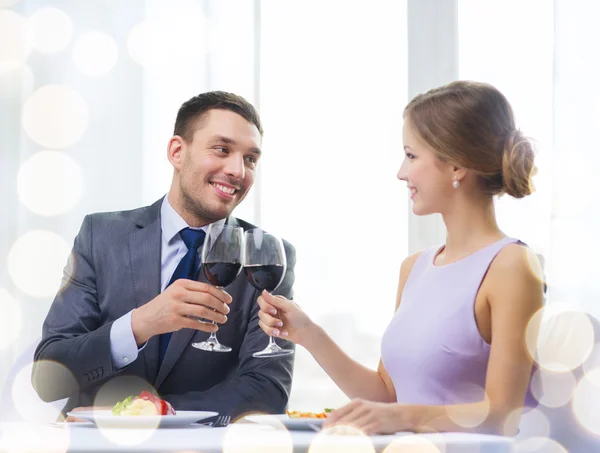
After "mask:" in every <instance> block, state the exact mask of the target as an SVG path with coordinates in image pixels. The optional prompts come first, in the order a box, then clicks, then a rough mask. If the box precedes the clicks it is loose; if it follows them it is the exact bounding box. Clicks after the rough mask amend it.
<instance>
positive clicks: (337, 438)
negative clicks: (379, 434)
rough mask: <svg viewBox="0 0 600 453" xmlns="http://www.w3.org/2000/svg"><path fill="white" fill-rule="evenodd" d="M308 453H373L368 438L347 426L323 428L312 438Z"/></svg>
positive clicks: (358, 430) (371, 443)
mask: <svg viewBox="0 0 600 453" xmlns="http://www.w3.org/2000/svg"><path fill="white" fill-rule="evenodd" d="M308 453H375V447H374V446H373V442H372V441H371V439H370V438H369V436H367V435H365V434H364V433H363V432H362V431H361V430H360V429H357V428H355V427H353V426H349V425H335V426H331V427H327V428H323V429H322V430H321V431H319V433H317V435H316V436H315V437H314V438H313V440H312V442H311V444H310V447H309V449H308Z"/></svg>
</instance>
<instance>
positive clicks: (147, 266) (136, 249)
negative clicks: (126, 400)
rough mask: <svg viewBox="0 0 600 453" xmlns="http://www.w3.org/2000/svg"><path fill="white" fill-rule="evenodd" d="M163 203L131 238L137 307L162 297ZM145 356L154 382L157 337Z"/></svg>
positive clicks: (139, 221) (155, 206) (147, 213)
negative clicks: (161, 220) (161, 208)
mask: <svg viewBox="0 0 600 453" xmlns="http://www.w3.org/2000/svg"><path fill="white" fill-rule="evenodd" d="M161 202H162V199H161V200H159V201H157V202H156V203H154V204H153V205H152V206H150V207H149V208H148V209H147V210H145V211H143V212H142V213H141V215H140V217H139V218H138V219H137V221H136V224H137V226H138V228H139V229H138V230H136V231H134V232H133V233H131V235H130V236H129V257H130V261H131V269H132V272H133V286H134V292H135V305H136V307H141V306H142V305H144V304H146V303H147V302H149V301H151V300H152V299H154V298H155V297H156V296H158V294H159V293H160V264H161V263H160V257H161V231H162V230H161V224H160V204H161ZM142 354H143V356H144V360H145V363H146V370H147V374H148V380H149V381H150V382H153V381H154V379H155V378H156V374H157V371H158V370H157V368H158V363H157V362H158V337H156V336H155V337H152V338H151V339H150V340H148V343H147V344H146V347H145V348H144V351H143V353H142Z"/></svg>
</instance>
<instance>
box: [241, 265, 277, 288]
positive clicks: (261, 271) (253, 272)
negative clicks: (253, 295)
mask: <svg viewBox="0 0 600 453" xmlns="http://www.w3.org/2000/svg"><path fill="white" fill-rule="evenodd" d="M283 271H284V267H283V265H281V264H266V265H262V264H253V265H250V266H244V272H246V276H247V277H248V280H250V283H251V284H252V286H254V287H255V288H256V289H258V290H259V291H262V290H263V289H266V290H267V291H269V292H270V291H273V290H274V289H275V288H277V285H279V283H280V282H281V279H282V278H283Z"/></svg>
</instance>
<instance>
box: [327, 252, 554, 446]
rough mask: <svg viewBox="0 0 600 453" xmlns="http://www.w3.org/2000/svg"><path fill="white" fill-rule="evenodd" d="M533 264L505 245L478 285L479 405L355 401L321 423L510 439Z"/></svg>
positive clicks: (530, 309)
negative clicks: (486, 341) (483, 369)
mask: <svg viewBox="0 0 600 453" xmlns="http://www.w3.org/2000/svg"><path fill="white" fill-rule="evenodd" d="M530 263H531V264H530ZM536 265H537V258H536V257H535V255H534V254H532V253H531V252H530V251H528V250H527V249H526V248H524V247H522V246H520V245H510V246H507V247H505V248H504V249H503V250H502V251H501V252H500V253H499V254H498V256H497V257H496V259H495V260H494V261H493V262H492V265H491V266H490V269H489V271H488V274H487V276H486V279H485V282H484V284H482V287H481V291H485V295H486V299H487V300H488V302H489V306H490V310H491V327H492V329H491V331H492V343H491V350H490V359H489V364H488V368H487V378H486V383H485V393H486V399H485V400H484V401H479V402H475V403H470V404H456V405H448V406H441V405H440V406H427V405H402V404H384V405H381V404H377V403H371V402H368V401H360V400H359V401H353V402H352V403H350V404H349V405H348V406H346V407H344V408H342V409H339V410H337V411H334V412H333V413H332V414H331V415H330V417H329V420H328V422H327V423H328V424H334V423H349V424H354V425H357V426H358V427H359V428H361V429H363V430H365V431H366V432H367V433H369V434H371V433H375V432H377V433H386V432H389V433H391V432H397V431H405V430H410V431H417V432H429V431H462V432H484V433H495V434H504V435H513V434H514V433H515V432H516V430H517V427H518V425H519V421H520V415H521V414H520V409H521V408H522V406H523V403H524V400H525V394H526V391H527V388H528V385H529V381H530V377H531V368H532V359H531V357H530V355H529V353H528V351H527V347H526V343H525V335H526V330H527V328H528V324H529V321H530V320H531V318H532V316H533V315H534V314H535V313H536V312H537V311H538V310H539V309H540V308H541V307H542V304H543V283H542V282H541V281H540V279H539V278H538V277H537V276H536V273H535V272H534V271H532V270H531V269H532V268H533V269H534V270H535V267H536ZM532 328H536V329H537V326H532Z"/></svg>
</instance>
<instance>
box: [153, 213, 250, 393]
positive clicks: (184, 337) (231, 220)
mask: <svg viewBox="0 0 600 453" xmlns="http://www.w3.org/2000/svg"><path fill="white" fill-rule="evenodd" d="M225 223H226V224H227V225H232V226H239V224H238V222H237V219H236V218H235V217H232V216H229V217H228V218H227V220H226V221H225ZM198 281H199V282H203V283H208V281H207V279H206V276H205V275H204V272H203V271H202V266H201V267H200V271H199V273H198ZM196 332H197V331H196V330H195V329H181V330H178V331H177V332H173V335H172V336H171V340H170V341H169V346H168V347H167V352H166V353H165V357H164V359H163V362H162V364H161V366H160V369H159V370H158V377H157V378H156V382H155V383H154V385H155V387H156V388H157V389H158V388H160V386H161V385H162V383H163V382H164V381H165V379H166V378H167V376H168V375H169V373H170V372H171V370H172V369H173V367H174V366H175V363H176V362H177V360H179V357H181V354H182V353H183V351H184V349H185V348H187V347H189V345H190V343H191V341H192V337H193V336H194V334H195V333H196ZM206 338H208V334H206ZM157 345H158V343H157ZM157 347H158V346H157ZM157 351H158V350H157Z"/></svg>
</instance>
